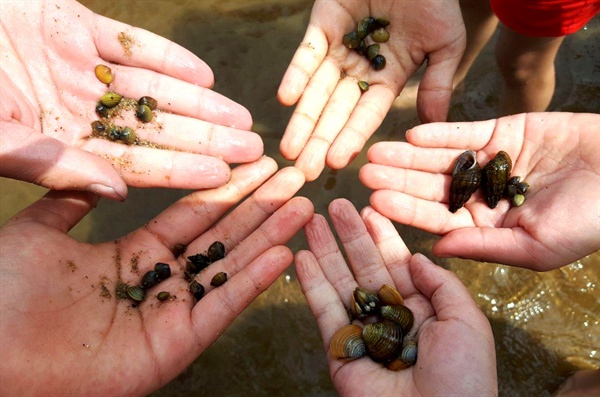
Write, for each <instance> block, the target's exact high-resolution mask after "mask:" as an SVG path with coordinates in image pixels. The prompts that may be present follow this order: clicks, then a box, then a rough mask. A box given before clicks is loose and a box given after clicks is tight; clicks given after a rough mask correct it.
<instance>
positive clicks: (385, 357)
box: [362, 320, 402, 362]
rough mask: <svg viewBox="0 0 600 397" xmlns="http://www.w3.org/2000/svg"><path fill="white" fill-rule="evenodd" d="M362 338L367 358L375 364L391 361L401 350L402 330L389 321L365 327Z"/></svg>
mask: <svg viewBox="0 0 600 397" xmlns="http://www.w3.org/2000/svg"><path fill="white" fill-rule="evenodd" d="M362 336H363V339H364V341H365V347H366V348H367V353H368V355H369V357H371V358H372V359H373V360H374V361H377V362H387V361H390V360H392V359H393V358H394V357H396V356H398V354H399V353H400V351H401V349H402V329H401V328H400V325H399V324H397V323H396V322H394V321H391V320H383V321H379V322H376V323H372V324H367V325H365V327H364V328H363V331H362Z"/></svg>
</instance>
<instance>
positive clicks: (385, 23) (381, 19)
mask: <svg viewBox="0 0 600 397" xmlns="http://www.w3.org/2000/svg"><path fill="white" fill-rule="evenodd" d="M389 24H390V20H389V19H387V18H385V17H379V18H376V19H375V26H377V27H379V28H385V27H386V26H388V25H389Z"/></svg>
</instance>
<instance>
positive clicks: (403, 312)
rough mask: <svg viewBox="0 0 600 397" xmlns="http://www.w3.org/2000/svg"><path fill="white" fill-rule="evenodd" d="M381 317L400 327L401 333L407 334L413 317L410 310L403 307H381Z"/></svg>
mask: <svg viewBox="0 0 600 397" xmlns="http://www.w3.org/2000/svg"><path fill="white" fill-rule="evenodd" d="M380 311H381V317H383V318H384V319H386V320H392V321H394V322H396V323H398V324H399V325H400V327H402V333H403V334H408V332H409V331H410V329H411V328H412V326H413V322H414V320H415V317H414V315H413V312H412V310H410V309H409V308H408V307H406V306H404V305H385V306H381V309H380Z"/></svg>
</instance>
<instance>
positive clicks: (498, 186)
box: [481, 151, 512, 208]
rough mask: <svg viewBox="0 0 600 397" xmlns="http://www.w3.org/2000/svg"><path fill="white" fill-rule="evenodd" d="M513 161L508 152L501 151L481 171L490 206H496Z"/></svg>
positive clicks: (486, 197)
mask: <svg viewBox="0 0 600 397" xmlns="http://www.w3.org/2000/svg"><path fill="white" fill-rule="evenodd" d="M511 169H512V161H511V159H510V156H509V155H508V153H506V152H504V151H499V152H498V154H496V157H494V158H493V159H492V160H491V161H490V162H489V163H487V164H486V165H485V167H483V170H482V172H481V184H482V186H483V188H484V190H485V199H486V201H487V203H488V206H489V207H490V208H496V206H497V205H498V202H499V201H500V199H501V198H502V194H503V193H504V189H505V188H506V184H507V182H508V178H509V176H510V171H511Z"/></svg>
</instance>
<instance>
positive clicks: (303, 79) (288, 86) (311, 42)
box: [277, 24, 328, 106]
mask: <svg viewBox="0 0 600 397" xmlns="http://www.w3.org/2000/svg"><path fill="white" fill-rule="evenodd" d="M327 48H328V45H327V37H326V36H325V34H324V32H323V31H322V30H321V29H319V28H317V27H316V26H314V25H312V24H310V25H308V28H307V29H306V34H305V35H304V38H303V39H302V43H300V46H299V47H298V49H297V50H296V53H295V54H294V57H293V58H292V61H291V62H290V66H288V68H287V70H286V71H285V74H284V75H283V79H282V80H281V84H280V85H279V90H278V91H277V98H278V99H279V102H281V104H282V105H284V106H291V105H293V104H295V103H296V102H297V101H298V98H300V95H302V92H304V88H305V87H306V85H307V84H308V82H309V80H310V79H311V77H312V75H313V74H314V73H315V71H316V70H317V69H318V68H319V65H321V62H323V59H325V55H326V54H327Z"/></svg>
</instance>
